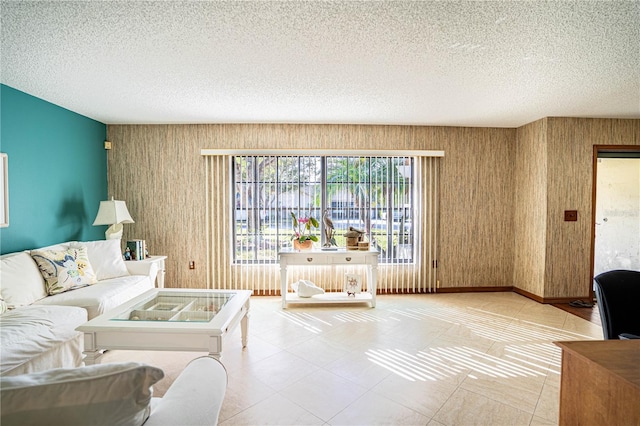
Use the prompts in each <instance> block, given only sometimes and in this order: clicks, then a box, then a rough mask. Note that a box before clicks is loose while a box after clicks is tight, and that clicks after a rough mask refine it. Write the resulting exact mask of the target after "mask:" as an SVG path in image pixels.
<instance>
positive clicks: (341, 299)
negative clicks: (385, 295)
mask: <svg viewBox="0 0 640 426" xmlns="http://www.w3.org/2000/svg"><path fill="white" fill-rule="evenodd" d="M379 254H380V253H379V252H377V251H374V250H368V251H357V250H344V249H342V250H340V249H339V250H335V251H334V250H302V251H297V250H283V251H280V252H278V259H279V261H280V291H281V293H282V308H283V309H285V308H286V307H287V303H363V302H365V303H366V302H368V303H371V307H372V308H375V307H376V283H377V276H378V255H379ZM303 265H304V266H314V265H333V266H337V265H366V266H367V291H366V292H364V291H363V292H362V293H358V294H356V295H355V296H353V295H352V296H349V295H347V293H345V292H327V293H324V294H317V295H315V296H313V297H298V295H297V294H295V293H289V291H288V285H287V269H288V267H289V266H303Z"/></svg>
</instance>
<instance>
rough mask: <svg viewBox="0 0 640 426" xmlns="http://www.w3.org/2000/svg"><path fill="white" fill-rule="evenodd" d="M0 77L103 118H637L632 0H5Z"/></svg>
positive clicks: (639, 101) (476, 121)
mask: <svg viewBox="0 0 640 426" xmlns="http://www.w3.org/2000/svg"><path fill="white" fill-rule="evenodd" d="M0 12H1V15H2V18H1V19H2V21H1V24H2V29H1V30H2V45H1V51H0V53H1V57H0V59H1V67H2V68H1V74H0V78H1V81H2V83H4V84H6V85H8V86H11V87H14V88H16V89H18V90H22V91H24V92H27V93H29V94H31V95H34V96H37V97H40V98H42V99H45V100H48V101H50V102H53V103H55V104H57V105H60V106H62V107H65V108H67V109H70V110H72V111H75V112H78V113H80V114H83V115H86V116H88V117H91V118H94V119H96V120H98V121H101V122H103V123H107V124H114V123H251V122H253V123H351V124H419V125H447V126H487V127H517V126H520V125H523V124H526V123H529V122H531V121H534V120H537V119H539V118H542V117H548V116H565V117H617V118H631V117H634V118H638V117H640V1H602V2H591V1H590V2H587V1H572V2H564V1H560V2H556V1H553V2H542V1H532V2H514V1H502V2H432V1H419V2H402V1H393V2H391V1H389V2H387V1H384V2H346V1H339V2H324V1H323V2H319V1H311V2H271V1H270V2H266V1H264V2H254V1H244V2H234V1H230V2H213V1H200V2H166V1H157V2H115V1H93V2H60V1H53V2H34V1H4V0H3V1H2V3H1V10H0Z"/></svg>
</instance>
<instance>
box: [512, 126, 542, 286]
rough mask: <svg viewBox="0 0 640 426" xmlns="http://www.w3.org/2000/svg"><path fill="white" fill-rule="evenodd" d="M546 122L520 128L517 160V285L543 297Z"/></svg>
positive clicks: (515, 280) (515, 267) (515, 277)
mask: <svg viewBox="0 0 640 426" xmlns="http://www.w3.org/2000/svg"><path fill="white" fill-rule="evenodd" d="M546 129H547V120H546V119H543V120H538V121H536V122H534V123H530V124H528V125H526V126H523V127H521V128H519V129H518V133H517V139H516V158H515V192H514V201H515V203H514V204H515V205H514V232H515V263H514V279H513V282H514V285H515V286H516V287H518V288H519V289H521V290H524V291H527V292H529V293H531V294H535V295H539V296H542V295H543V294H544V284H545V283H544V270H545V253H546V222H547V196H546V192H547V138H546Z"/></svg>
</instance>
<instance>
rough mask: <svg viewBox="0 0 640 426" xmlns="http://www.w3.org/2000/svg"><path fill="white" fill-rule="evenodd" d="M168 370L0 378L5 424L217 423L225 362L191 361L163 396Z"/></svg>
mask: <svg viewBox="0 0 640 426" xmlns="http://www.w3.org/2000/svg"><path fill="white" fill-rule="evenodd" d="M163 376H164V373H163V372H162V370H160V369H158V368H155V367H152V366H149V365H146V364H141V363H136V362H128V363H114V364H102V365H101V364H97V365H91V366H87V367H81V368H74V369H56V370H49V371H46V372H41V373H32V374H24V375H20V376H9V377H0V404H1V406H2V412H1V418H0V423H1V424H2V425H3V426H13V425H16V426H18V425H19V426H24V425H51V424H60V425H83V426H84V425H109V426H111V425H142V424H144V425H145V426H175V425H185V426H186V425H216V424H218V417H219V414H220V408H221V406H222V402H223V399H224V395H225V392H226V387H227V372H226V370H225V369H224V367H223V365H222V364H221V363H220V361H218V360H216V359H214V358H211V357H208V356H205V357H200V358H196V359H195V360H193V361H191V362H190V363H189V364H188V365H187V367H186V368H185V369H184V370H183V371H182V373H180V375H179V376H178V378H177V379H176V380H175V381H174V382H173V383H172V384H171V387H170V388H169V389H168V390H167V392H166V393H165V395H164V396H163V397H162V398H152V395H153V393H152V386H153V384H154V383H156V382H157V381H158V380H160V379H162V377H163Z"/></svg>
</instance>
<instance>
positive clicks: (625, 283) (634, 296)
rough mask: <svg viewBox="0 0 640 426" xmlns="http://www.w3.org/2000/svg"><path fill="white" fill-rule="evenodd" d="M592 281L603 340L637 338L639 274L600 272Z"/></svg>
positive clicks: (639, 313) (638, 327)
mask: <svg viewBox="0 0 640 426" xmlns="http://www.w3.org/2000/svg"><path fill="white" fill-rule="evenodd" d="M593 281H594V283H595V291H596V300H597V301H598V307H599V309H600V318H601V320H602V331H603V334H604V338H605V339H607V340H612V339H640V271H628V270H615V271H608V272H603V273H601V274H599V275H598V276H597V277H595V278H594V279H593Z"/></svg>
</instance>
